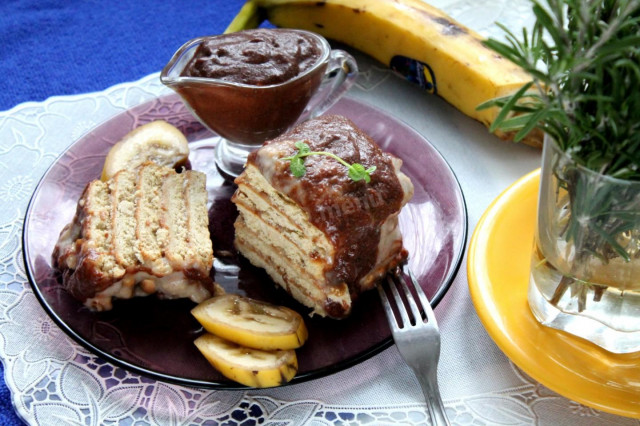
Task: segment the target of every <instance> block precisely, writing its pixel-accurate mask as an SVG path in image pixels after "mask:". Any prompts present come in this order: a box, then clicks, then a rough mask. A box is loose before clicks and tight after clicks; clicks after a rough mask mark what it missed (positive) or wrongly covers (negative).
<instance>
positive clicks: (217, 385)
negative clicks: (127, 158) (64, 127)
mask: <svg viewBox="0 0 640 426" xmlns="http://www.w3.org/2000/svg"><path fill="white" fill-rule="evenodd" d="M167 98H176V99H179V98H178V96H177V95H176V94H174V93H169V94H165V95H160V96H156V97H153V98H151V99H147V100H145V101H144V102H141V103H139V104H136V105H133V106H130V107H128V108H126V109H124V110H122V111H119V112H117V113H115V114H112V115H111V116H109V117H107V118H105V119H104V120H103V121H101V122H100V123H98V124H96V125H95V126H93V127H92V128H91V129H89V130H88V131H86V132H85V133H84V134H82V135H81V136H79V137H77V138H76V139H75V140H73V141H72V142H71V143H70V144H69V145H68V146H67V147H66V148H65V149H64V150H62V151H61V152H60V154H58V156H57V158H56V159H55V160H54V161H53V162H52V163H51V165H49V167H47V169H46V171H45V172H44V173H43V174H42V176H41V177H40V179H39V180H38V184H37V185H36V186H35V188H34V190H33V192H32V194H31V196H30V198H29V203H28V205H27V208H26V210H25V216H24V220H23V222H22V224H23V227H22V236H21V241H22V250H21V251H22V258H23V262H24V265H25V272H26V276H27V280H28V281H29V286H30V288H31V290H32V291H33V293H34V295H35V296H36V299H37V300H38V302H39V304H40V306H42V308H43V309H44V311H45V313H46V314H47V315H48V316H49V317H50V318H51V319H53V321H54V322H55V323H56V325H57V326H58V327H60V329H61V330H62V331H63V332H64V333H65V334H67V336H69V337H70V338H71V339H72V340H74V341H75V342H76V343H77V344H78V345H80V346H81V347H83V348H85V349H87V350H88V351H89V352H91V353H92V354H93V355H95V356H98V357H100V358H102V359H104V360H105V361H108V362H110V363H112V364H113V365H116V366H118V367H121V368H123V369H125V370H127V371H130V372H134V373H136V374H140V375H141V376H144V377H148V378H151V379H154V380H159V381H162V382H165V383H172V384H176V385H181V386H190V387H194V388H201V389H215V390H248V389H256V388H253V387H249V386H245V385H241V384H239V383H236V382H233V381H231V380H229V381H228V382H213V381H208V380H197V379H190V378H185V377H177V376H175V375H170V374H166V373H162V372H159V371H156V370H152V369H148V368H145V367H142V366H139V365H135V364H132V363H130V362H128V361H125V360H122V359H120V358H118V357H117V356H115V355H112V354H110V353H108V352H107V351H105V350H102V349H100V348H98V347H97V346H95V345H94V344H93V343H92V342H90V341H88V340H87V339H84V338H83V337H82V336H80V335H79V334H78V333H77V332H76V331H75V330H73V328H72V327H71V326H69V325H68V324H67V323H66V322H65V321H64V320H62V318H60V317H59V315H58V314H57V313H56V312H55V310H54V309H53V308H52V307H51V306H50V305H49V304H48V303H47V301H46V299H45V297H44V295H43V293H42V291H41V289H40V287H39V286H38V285H37V283H36V280H35V277H34V276H33V271H32V270H31V264H30V262H29V261H28V259H29V256H28V254H27V252H28V250H27V246H26V241H27V229H28V227H27V223H28V222H29V219H30V217H31V215H32V208H33V203H34V202H35V200H34V199H35V197H36V195H37V194H38V193H39V191H40V189H41V186H42V184H43V181H44V180H45V178H46V177H47V176H48V175H49V173H50V172H51V170H52V169H53V168H54V167H55V166H56V165H57V163H58V161H59V160H60V158H62V157H64V156H65V155H66V154H67V153H68V152H69V151H70V150H71V149H72V148H73V147H75V145H76V143H77V142H78V141H80V140H82V139H84V138H85V137H87V136H88V135H89V134H90V133H92V132H94V131H95V130H96V129H98V128H100V127H101V126H103V125H104V124H106V123H107V122H109V121H111V120H114V119H115V118H116V117H118V116H120V115H121V114H128V113H129V112H130V111H131V110H132V109H134V108H139V107H142V106H144V105H146V104H152V103H154V102H158V101H159V100H161V99H167ZM339 102H354V103H356V104H361V105H362V106H364V107H365V108H368V109H369V110H373V111H375V112H376V113H378V114H381V115H383V116H386V117H388V118H389V119H390V120H392V121H396V122H398V123H400V124H401V125H402V126H404V127H406V128H408V129H409V130H410V131H411V132H412V133H414V134H415V135H416V136H417V137H418V138H420V139H422V140H423V141H424V142H425V143H426V144H427V145H428V146H430V147H431V148H432V149H433V150H434V152H435V153H436V154H437V155H438V157H439V159H440V160H441V161H442V162H443V164H444V165H445V166H446V168H447V169H448V170H449V172H450V173H451V177H452V178H453V179H452V183H453V184H454V185H453V186H454V187H455V188H457V189H458V195H459V198H460V207H461V217H462V219H463V220H462V221H461V222H462V223H461V231H462V232H461V238H460V250H459V253H458V256H457V258H456V259H454V262H453V263H452V267H451V268H449V271H448V274H447V275H446V277H445V278H444V282H443V284H442V285H441V286H439V288H438V289H437V290H436V292H435V294H434V296H433V297H432V298H431V306H432V308H434V309H435V308H436V306H438V304H439V303H440V302H441V300H442V299H443V298H444V296H445V294H446V293H447V292H448V291H449V289H450V287H451V285H452V284H453V281H454V280H455V278H456V276H457V274H458V271H459V270H460V267H461V266H462V263H463V262H462V260H463V258H464V255H465V252H466V251H467V250H468V248H467V239H468V235H469V214H468V208H467V204H466V198H465V196H464V192H463V191H462V186H461V185H460V181H459V179H458V177H457V175H456V173H455V171H454V170H453V168H452V167H451V165H450V164H449V162H448V161H447V160H446V158H445V157H444V156H443V155H442V153H441V152H440V150H438V148H437V147H436V146H435V145H433V144H432V143H431V142H430V141H429V139H427V137H426V136H424V135H422V134H421V133H420V132H418V131H417V130H416V129H415V128H414V127H413V126H411V125H410V124H408V123H406V122H405V121H404V120H402V119H400V118H398V117H397V116H395V114H393V113H390V112H388V111H385V110H383V109H380V108H379V107H377V106H375V105H372V104H370V103H369V102H366V101H362V100H359V99H355V98H353V97H351V96H350V95H345V96H344V97H343V98H341V99H340V100H339V101H338V103H339ZM194 120H195V118H194ZM392 345H393V338H392V337H391V336H390V337H388V338H386V339H384V340H382V341H381V342H380V343H378V344H376V345H373V346H371V347H370V348H367V349H366V350H364V351H361V352H359V353H357V354H355V355H354V356H352V357H350V358H347V359H345V360H341V361H339V362H336V363H334V364H331V365H329V366H326V367H323V368H319V369H316V370H312V371H308V372H304V373H300V374H296V375H295V376H294V377H293V379H291V380H290V381H289V382H287V383H285V384H282V385H280V386H279V387H282V386H291V385H295V384H299V383H303V382H307V381H310V380H316V379H320V378H322V377H326V376H329V375H332V374H335V373H338V372H340V371H343V370H346V369H348V368H351V367H353V366H355V365H357V364H360V363H362V362H364V361H366V360H368V359H370V358H372V357H373V356H375V355H377V354H379V353H380V352H382V351H384V350H385V349H387V348H389V347H390V346H392Z"/></svg>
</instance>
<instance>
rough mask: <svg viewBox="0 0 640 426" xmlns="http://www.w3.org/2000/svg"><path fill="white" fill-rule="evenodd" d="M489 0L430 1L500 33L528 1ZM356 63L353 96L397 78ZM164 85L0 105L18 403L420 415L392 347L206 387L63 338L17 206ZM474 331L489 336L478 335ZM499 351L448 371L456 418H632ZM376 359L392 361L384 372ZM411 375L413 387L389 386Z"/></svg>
mask: <svg viewBox="0 0 640 426" xmlns="http://www.w3.org/2000/svg"><path fill="white" fill-rule="evenodd" d="M487 3H488V2H474V1H470V0H469V1H435V2H434V5H435V6H439V7H442V8H443V9H445V10H446V11H447V12H449V13H450V14H451V15H452V16H453V17H454V18H456V19H459V20H460V21H462V22H463V23H465V24H467V25H469V26H471V27H473V28H475V29H478V30H479V31H481V32H482V33H483V34H485V35H496V34H499V33H498V30H497V29H496V27H495V26H493V25H479V24H478V22H493V21H495V20H497V19H499V20H501V21H502V22H509V23H512V24H513V26H514V27H516V28H519V27H521V26H522V25H523V24H524V23H525V22H524V19H525V18H523V17H526V16H527V14H528V13H529V4H528V2H526V1H521V0H518V1H511V2H507V1H500V2H493V3H492V4H491V6H490V7H489V6H487ZM507 3H509V4H507ZM361 63H362V74H361V76H360V77H359V82H358V86H357V88H356V89H355V90H356V93H355V95H356V96H363V97H364V96H369V94H371V93H372V92H376V91H381V92H382V91H383V90H387V89H388V86H393V85H397V84H401V83H400V82H399V80H398V79H395V78H390V76H391V73H390V72H389V71H388V70H386V69H383V68H380V67H379V66H377V65H376V64H372V63H367V61H366V59H365V60H363V61H362V62H361ZM163 93H168V92H167V90H166V89H165V88H163V87H162V85H161V84H160V82H159V79H158V75H157V74H154V75H151V76H148V77H145V78H143V79H142V80H140V81H138V82H134V83H128V84H122V85H118V86H115V87H112V88H110V89H108V90H106V91H104V92H100V93H94V94H88V95H81V96H69V97H56V98H51V99H49V100H47V101H45V102H43V103H25V104H22V105H19V106H17V107H15V108H13V109H12V110H10V111H7V112H5V113H2V114H0V140H2V141H3V142H2V145H1V146H0V198H1V199H2V200H3V206H4V208H3V209H1V210H0V358H2V361H3V363H4V366H5V380H6V383H7V385H8V387H9V389H10V390H11V393H12V398H13V403H14V405H15V407H16V410H17V412H18V414H19V415H20V416H21V417H22V418H23V419H24V420H25V421H26V422H28V423H32V424H39V425H49V424H51V425H60V424H65V425H85V426H86V425H160V424H161V425H191V424H202V425H218V424H224V425H250V424H262V425H301V424H309V425H329V424H342V425H355V424H376V425H378V424H389V425H390V424H402V425H423V424H428V423H429V419H428V418H427V416H426V414H425V405H424V403H423V402H422V401H423V400H422V395H421V394H420V391H419V388H418V387H417V384H415V385H414V383H413V382H411V380H413V379H412V376H411V373H410V371H409V370H408V368H406V366H404V364H403V363H402V361H401V360H400V357H399V355H398V353H397V351H396V350H395V349H394V348H391V349H389V350H387V351H385V352H383V353H382V354H380V355H377V357H376V360H374V361H372V362H369V363H367V362H365V363H364V365H359V366H356V367H353V368H352V369H350V370H349V371H346V372H342V373H338V374H336V375H334V376H331V377H328V378H324V379H321V380H318V381H316V382H311V383H306V384H301V385H296V386H292V387H285V388H282V389H274V390H263V391H257V390H252V391H211V390H201V389H191V388H187V387H182V386H177V385H172V384H167V383H162V382H156V381H155V380H151V379H148V378H145V377H141V376H139V375H136V374H133V373H130V372H128V371H126V370H124V369H122V368H119V367H116V366H114V365H111V364H109V363H106V362H104V361H102V360H101V359H100V358H98V357H96V356H94V355H92V354H91V353H89V352H87V351H86V350H85V349H84V348H82V347H80V346H78V345H77V344H76V343H75V342H73V341H72V340H71V339H70V338H68V337H67V336H66V335H65V334H64V333H63V332H62V331H61V330H60V329H59V328H58V327H57V326H56V325H55V323H54V322H53V321H52V320H51V319H50V318H49V317H48V316H47V315H46V314H45V312H44V311H43V309H42V308H41V306H40V305H39V303H38V301H37V300H36V298H35V296H34V295H33V293H32V291H31V289H30V287H29V284H28V281H27V276H26V272H25V268H24V263H23V259H22V247H21V235H22V224H23V220H24V214H25V211H26V208H27V205H28V202H29V197H30V195H31V194H32V192H33V190H34V189H35V186H36V185H37V183H38V180H39V178H40V176H42V175H43V174H44V172H45V171H46V169H47V168H48V166H49V165H50V164H51V163H52V162H53V161H54V160H55V159H56V158H57V156H58V155H59V154H60V153H61V152H62V151H63V150H64V149H65V148H66V147H67V145H68V144H69V143H70V142H71V141H74V140H76V139H78V138H79V137H80V136H82V135H84V134H85V133H86V132H88V131H89V130H90V129H91V128H93V127H94V126H96V125H97V124H99V123H100V122H102V121H103V120H106V119H107V118H109V117H111V116H113V115H115V114H117V113H119V112H121V111H123V110H126V109H127V108H129V107H131V106H133V105H137V104H139V103H142V102H144V101H146V100H148V99H151V98H153V97H156V96H158V95H159V94H163ZM470 225H473V223H470ZM461 272H462V271H461ZM465 278H466V277H465V276H464V274H463V273H460V274H459V276H458V278H457V279H456V283H454V287H457V288H464V287H465V284H466V282H465ZM448 297H451V298H455V299H456V300H459V299H462V298H466V297H468V295H467V294H466V293H465V292H464V291H462V292H460V291H456V292H454V294H453V295H449V296H448ZM466 303H468V302H466ZM469 315H473V313H472V312H469ZM453 319H455V318H453ZM481 339H482V343H483V344H485V345H491V342H490V340H489V338H488V337H487V336H482V337H481ZM443 346H444V347H445V348H446V346H447V342H446V341H445V342H444V345H443ZM450 350H451V351H454V349H450ZM497 362H498V363H500V364H501V365H503V366H507V367H508V368H506V369H504V370H505V371H503V372H502V373H501V374H504V375H505V376H508V378H509V380H505V381H504V383H507V384H506V385H503V386H502V388H501V389H500V390H495V389H494V390H490V391H482V390H477V389H486V388H487V386H484V385H483V386H480V385H477V386H475V387H474V386H467V384H468V383H467V382H468V381H473V380H479V379H474V378H473V377H474V376H473V375H474V367H473V365H472V364H468V365H467V367H466V369H465V370H464V371H459V372H458V374H457V375H456V376H455V377H456V382H457V383H455V385H452V386H458V385H459V387H461V388H463V390H462V391H459V392H455V393H456V394H457V396H456V397H455V398H453V399H447V400H446V401H445V402H446V405H447V411H448V414H449V417H450V419H451V420H452V423H453V424H459V425H474V426H476V425H478V426H480V425H496V424H501V425H520V424H522V425H524V424H532V423H539V424H560V423H562V422H563V421H564V422H576V421H580V423H581V424H582V425H583V426H586V425H602V424H620V425H623V424H628V425H632V424H635V425H638V424H640V422H639V421H636V420H632V419H625V418H621V417H617V416H613V415H609V414H606V413H602V412H599V411H597V410H594V409H592V408H589V407H585V406H583V405H581V404H578V403H575V402H572V401H569V400H567V399H565V398H563V397H561V396H559V395H557V394H555V393H553V392H551V391H550V390H548V389H546V388H545V387H543V386H541V385H539V384H538V383H536V382H535V381H533V380H531V379H530V378H528V377H527V376H526V375H525V374H523V373H522V372H520V371H519V370H518V369H517V368H516V367H515V366H513V365H512V364H510V363H509V362H508V361H506V359H505V358H504V357H503V356H501V354H500V355H499V358H498V361H497ZM381 366H382V367H383V368H388V369H389V370H391V371H392V372H391V373H389V372H386V373H385V374H382V373H381V372H380V370H378V368H379V367H381ZM509 367H510V368H509ZM445 368H446V365H445ZM379 376H383V377H382V378H381V377H379ZM392 376H393V377H394V379H393V380H391V379H389V378H390V377H392ZM396 376H397V377H396ZM356 377H359V378H362V379H364V378H366V380H361V382H364V383H365V384H363V385H362V386H367V387H372V388H375V389H374V390H370V391H367V392H365V391H362V389H361V388H358V389H359V390H358V389H355V388H354V387H350V385H349V383H353V381H352V379H354V378H356ZM465 377H467V379H465ZM377 380H379V382H377ZM311 387H317V389H314V391H313V394H314V395H317V396H315V397H311V396H310V395H309V392H310V391H309V388H311ZM408 387H412V388H415V389H412V390H411V391H405V392H407V393H404V394H401V395H400V396H397V395H395V393H397V392H400V393H401V392H402V390H401V391H398V389H400V388H408ZM452 389H453V388H452ZM450 394H453V393H450ZM372 395H373V396H372ZM394 396H397V398H394ZM446 396H447V394H445V397H446ZM445 399H446V398H445ZM336 400H339V403H337V402H336ZM390 400H391V401H393V400H396V402H388V401H390ZM397 400H400V401H405V402H398V401H397ZM406 401H410V402H409V403H407V402H406Z"/></svg>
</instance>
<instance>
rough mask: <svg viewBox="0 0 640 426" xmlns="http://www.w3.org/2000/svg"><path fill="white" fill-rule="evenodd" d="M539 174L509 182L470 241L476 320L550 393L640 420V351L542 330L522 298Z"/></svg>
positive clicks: (527, 275)
mask: <svg viewBox="0 0 640 426" xmlns="http://www.w3.org/2000/svg"><path fill="white" fill-rule="evenodd" d="M539 180H540V171H539V170H538V171H534V172H532V173H530V174H528V175H526V176H524V177H523V178H521V179H520V180H518V181H517V182H516V183H514V184H513V185H512V186H511V187H509V188H508V189H507V190H506V191H505V192H504V193H502V194H501V195H500V196H499V197H498V198H497V199H496V200H495V201H494V202H493V203H492V204H491V205H490V206H489V208H488V209H487V211H486V212H485V213H484V215H483V216H482V218H481V219H480V222H479V223H478V226H477V227H476V230H475V231H474V233H473V236H472V238H471V243H470V246H469V256H468V263H467V273H468V276H469V289H470V292H471V298H472V300H473V304H474V305H475V308H476V311H477V312H478V316H479V317H480V320H481V321H482V323H483V324H484V326H485V328H486V329H487V331H488V332H489V335H490V336H491V338H492V339H493V340H494V341H495V342H496V344H497V345H498V346H499V347H500V349H501V350H502V351H503V352H504V353H505V354H506V355H507V356H508V357H509V358H510V359H511V360H512V361H513V362H514V363H515V364H516V365H517V366H518V367H520V368H521V369H522V370H523V371H524V372H526V373H527V374H528V375H529V376H531V377H533V378H534V379H535V380H537V381H538V382H540V383H542V384H543V385H545V386H546V387H548V388H550V389H552V390H554V391H555V392H557V393H559V394H561V395H563V396H565V397H567V398H569V399H572V400H574V401H578V402H580V403H582V404H585V405H588V406H590V407H593V408H596V409H599V410H603V411H607V412H609V413H613V414H618V415H622V416H628V417H635V418H640V353H635V354H625V355H615V354H611V353H609V352H607V351H605V350H603V349H601V348H600V347H598V346H595V345H593V344H591V343H589V342H587V341H584V340H582V339H579V338H576V337H573V336H571V335H569V334H566V333H563V332H560V331H557V330H554V329H551V328H547V327H543V326H542V325H540V324H539V323H538V322H537V321H536V319H535V318H534V317H533V315H532V314H531V311H530V310H529V305H528V303H527V287H528V284H529V259H530V255H531V249H532V245H533V232H534V228H535V219H536V209H537V200H538V183H539Z"/></svg>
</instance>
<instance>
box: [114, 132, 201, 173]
mask: <svg viewBox="0 0 640 426" xmlns="http://www.w3.org/2000/svg"><path fill="white" fill-rule="evenodd" d="M188 157H189V144H188V142H187V139H186V138H185V137H184V135H183V134H182V132H180V130H178V129H177V128H175V127H174V126H172V125H171V124H169V123H167V122H166V121H162V120H157V121H152V122H151V123H147V124H145V125H143V126H140V127H137V128H135V129H134V130H132V131H131V132H129V133H127V134H126V135H125V136H124V138H122V140H120V141H119V142H118V143H116V144H115V145H114V146H113V147H111V149H110V150H109V153H108V154H107V158H106V159H105V161H104V166H103V169H102V180H103V181H107V180H109V179H110V178H112V177H113V175H115V174H116V173H117V172H118V171H120V170H123V169H133V168H135V167H137V166H139V165H141V164H143V163H145V162H147V161H152V162H154V163H157V164H160V165H161V166H172V167H175V166H178V165H180V164H184V163H186V161H187V158H188Z"/></svg>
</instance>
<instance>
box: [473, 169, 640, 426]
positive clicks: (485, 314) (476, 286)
mask: <svg viewBox="0 0 640 426" xmlns="http://www.w3.org/2000/svg"><path fill="white" fill-rule="evenodd" d="M540 172H541V169H540V168H537V169H535V170H533V171H531V172H529V173H527V174H525V175H524V176H522V177H520V178H519V179H518V180H516V181H515V182H514V183H512V184H511V185H510V186H509V187H507V188H506V189H505V190H504V191H503V192H502V193H501V194H500V195H498V196H497V197H496V198H495V199H494V200H493V201H492V202H491V204H490V205H489V206H488V207H487V209H486V210H485V212H484V213H483V214H482V216H481V218H480V220H479V221H478V224H477V225H476V228H475V230H474V232H473V234H472V236H471V240H470V242H469V247H468V249H467V250H468V251H467V277H468V286H469V293H470V296H471V300H472V303H473V305H474V308H475V311H476V313H477V315H478V317H479V319H480V321H481V323H482V325H483V327H484V329H485V330H486V331H487V333H488V334H489V336H490V337H491V339H492V340H493V341H494V343H495V344H496V345H497V346H498V348H499V349H500V350H501V351H502V352H503V353H504V354H505V355H506V356H507V357H508V358H509V360H510V361H511V362H513V363H514V364H515V365H517V366H518V368H520V369H522V371H524V372H525V373H526V374H527V375H529V376H530V377H531V378H532V379H533V380H535V381H536V382H539V383H540V384H542V385H543V386H545V387H547V388H549V389H551V390H552V391H554V392H556V393H558V394H560V395H562V396H564V397H566V398H568V399H571V400H573V401H576V402H578V403H581V404H584V405H586V406H589V407H592V408H595V409H598V410H601V411H603V412H607V413H610V414H615V415H619V416H624V417H630V418H636V419H640V406H636V407H628V405H625V404H624V403H621V404H619V405H617V406H614V405H613V404H605V403H601V402H599V401H595V400H593V399H591V398H588V397H586V396H584V395H582V394H580V393H579V392H578V393H577V394H576V392H575V391H572V390H571V389H573V388H572V387H570V386H562V385H561V384H558V383H557V381H554V380H552V379H550V378H548V377H547V376H544V375H541V374H540V373H539V369H540V367H536V366H535V365H533V364H535V363H533V364H532V363H531V362H530V361H527V360H523V359H522V358H521V356H520V355H519V354H518V353H517V348H516V344H515V343H514V342H511V341H510V339H509V338H508V335H507V334H506V333H503V332H502V331H503V330H502V329H501V327H500V326H499V325H498V324H497V322H496V320H495V319H494V317H495V314H493V313H492V312H491V309H488V308H487V306H488V305H487V302H486V297H485V294H484V293H485V292H483V290H482V289H483V288H485V287H488V286H489V285H490V284H491V283H490V282H483V281H484V278H485V276H488V273H483V272H482V271H479V270H478V269H479V268H480V266H479V264H480V261H479V260H478V259H480V258H483V254H482V253H484V252H485V251H486V248H487V247H486V244H487V242H488V241H490V239H491V236H490V235H488V232H487V230H486V228H489V227H490V226H491V224H492V223H493V222H494V219H495V218H496V217H497V216H499V215H500V214H501V213H503V211H504V209H505V208H506V207H507V206H509V205H510V203H509V201H510V200H511V198H512V197H513V196H514V194H518V193H519V192H522V191H524V190H527V189H528V186H529V185H537V182H538V181H539V177H540ZM536 194H537V190H536ZM532 237H533V235H532ZM483 264H484V262H483ZM486 278H487V280H488V277H486ZM526 284H527V285H528V282H527V283H526ZM521 285H523V286H524V285H525V284H524V283H523V284H521ZM525 294H526V292H525ZM494 306H500V304H499V303H495V304H494ZM527 306H528V305H527ZM531 315H533V314H531ZM542 327H543V326H542ZM549 332H552V333H557V334H558V335H562V336H563V338H565V339H570V340H575V341H576V342H581V343H584V344H586V345H591V344H590V343H588V342H584V341H583V340H582V339H579V338H577V337H575V336H572V335H570V334H568V333H564V332H561V331H558V330H554V329H549ZM594 347H595V345H594ZM602 351H603V353H604V352H606V351H604V350H602ZM561 365H563V366H566V364H565V363H561ZM571 374H572V376H573V377H575V378H577V379H578V380H582V381H583V382H584V381H585V380H586V379H584V378H580V375H579V374H576V373H574V372H571ZM630 408H631V409H630Z"/></svg>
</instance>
